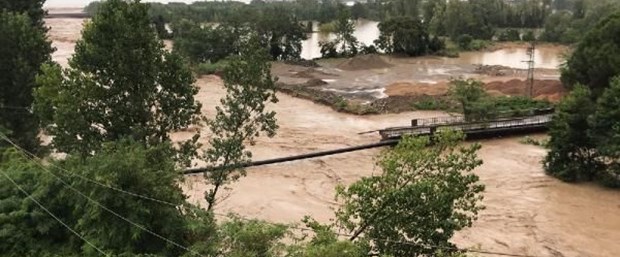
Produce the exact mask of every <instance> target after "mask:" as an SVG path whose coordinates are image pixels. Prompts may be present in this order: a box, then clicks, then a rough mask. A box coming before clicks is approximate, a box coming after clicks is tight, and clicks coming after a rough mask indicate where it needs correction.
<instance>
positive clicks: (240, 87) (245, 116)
mask: <svg viewBox="0 0 620 257" xmlns="http://www.w3.org/2000/svg"><path fill="white" fill-rule="evenodd" d="M241 49H242V50H241V54H240V55H238V56H233V57H231V58H230V59H229V65H228V66H227V67H226V68H225V69H224V76H223V79H224V87H225V88H226V96H225V97H224V98H223V99H222V100H221V104H222V105H221V106H218V107H216V115H215V117H214V118H212V119H210V120H208V121H207V124H208V125H209V128H210V130H211V132H212V135H211V138H210V140H209V145H210V146H211V147H210V148H209V149H208V150H207V151H205V153H204V156H203V159H204V160H205V161H206V162H207V163H208V164H210V165H212V166H218V167H219V168H217V169H215V170H213V171H208V172H206V173H205V178H206V179H207V181H208V182H209V183H210V184H211V186H212V187H213V188H212V189H210V190H209V191H208V192H207V193H206V200H207V203H208V204H209V207H208V209H209V210H212V209H213V208H214V207H215V204H216V203H217V201H218V199H217V195H218V193H219V192H220V190H222V189H224V188H223V187H224V186H226V184H228V183H230V182H233V181H236V180H237V179H239V178H240V177H241V176H244V175H245V170H244V169H243V168H242V166H241V165H242V164H244V163H246V162H248V161H249V160H250V159H251V158H252V153H251V152H250V151H248V150H247V149H246V144H250V145H253V144H254V143H255V139H256V137H258V136H260V135H261V134H263V133H264V134H266V135H267V136H269V137H272V136H274V135H275V133H276V129H277V128H278V126H277V124H276V118H275V115H276V113H275V112H273V111H268V110H266V109H265V107H266V104H267V103H270V102H271V103H275V102H277V101H278V99H277V98H276V95H275V82H274V78H273V77H272V76H271V65H270V63H269V59H270V58H269V55H268V54H267V53H266V51H265V49H264V48H263V47H262V45H261V43H260V41H259V39H258V38H257V37H256V36H254V37H252V38H250V40H249V41H248V42H246V43H245V44H244V45H243V47H242V48H241Z"/></svg>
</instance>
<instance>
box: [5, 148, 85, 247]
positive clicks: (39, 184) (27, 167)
mask: <svg viewBox="0 0 620 257" xmlns="http://www.w3.org/2000/svg"><path fill="white" fill-rule="evenodd" d="M1 155H2V156H1V157H0V159H1V160H2V161H1V162H0V178H1V179H0V206H2V208H0V217H2V218H0V227H1V228H2V233H0V252H1V253H2V255H3V256H10V257H18V256H46V254H47V256H51V255H49V254H51V253H54V254H57V255H63V256H71V255H70V253H72V252H76V251H77V250H78V249H79V248H80V246H81V245H80V244H79V242H80V241H70V239H71V238H72V236H73V235H72V234H71V233H70V232H69V231H67V230H66V228H64V227H63V226H62V225H61V224H60V223H58V222H57V221H56V220H54V219H53V218H52V217H50V216H49V215H48V214H47V213H46V212H45V211H44V210H43V209H41V208H40V207H39V206H38V205H36V203H35V202H34V201H32V200H31V199H29V198H27V197H26V195H24V193H23V192H22V191H20V190H19V189H18V188H17V187H15V185H14V184H12V183H11V181H10V180H9V179H11V180H12V181H14V182H15V183H16V184H18V185H19V186H20V187H21V188H22V189H23V190H24V191H25V192H27V193H28V194H30V195H31V196H32V198H34V199H36V200H37V201H39V202H40V203H44V204H45V205H44V207H46V208H47V209H48V210H49V211H50V212H52V213H55V214H57V215H61V214H69V213H70V211H69V210H70V203H69V202H67V201H64V200H62V197H61V196H60V193H61V192H62V185H61V184H60V183H59V182H57V181H55V180H54V179H53V177H52V176H50V175H49V174H47V173H44V171H43V170H42V169H41V167H39V166H38V165H36V164H34V163H32V162H30V161H29V159H28V158H26V157H24V156H23V155H21V154H20V153H19V152H18V151H17V150H15V149H12V148H11V149H7V150H3V151H2V153H1ZM61 220H64V221H66V222H70V220H69V219H67V218H66V217H62V218H61ZM78 240H79V239H78Z"/></svg>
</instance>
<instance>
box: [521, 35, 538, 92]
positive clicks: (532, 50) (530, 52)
mask: <svg viewBox="0 0 620 257" xmlns="http://www.w3.org/2000/svg"><path fill="white" fill-rule="evenodd" d="M535 54H536V41H532V42H530V46H529V47H528V48H527V56H528V60H527V61H524V62H526V63H527V90H526V91H527V95H528V96H529V97H530V98H533V97H534V64H535V63H534V60H535V59H534V57H535Z"/></svg>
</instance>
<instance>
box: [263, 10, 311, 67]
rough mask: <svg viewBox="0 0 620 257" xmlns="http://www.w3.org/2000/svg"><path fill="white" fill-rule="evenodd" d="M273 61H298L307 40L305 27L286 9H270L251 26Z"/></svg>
mask: <svg viewBox="0 0 620 257" xmlns="http://www.w3.org/2000/svg"><path fill="white" fill-rule="evenodd" d="M251 27H253V29H254V31H256V32H257V33H258V35H259V36H260V38H261V42H262V43H263V45H265V47H266V48H267V49H269V54H270V55H271V59H272V60H297V59H299V58H300V55H301V42H302V41H303V40H306V39H307V36H306V33H305V30H304V27H303V26H302V24H301V23H300V22H299V21H298V20H297V18H295V17H294V16H291V15H289V14H288V11H287V10H286V9H285V8H268V9H266V10H264V11H263V14H262V15H261V17H260V19H259V20H258V21H257V22H256V23H254V24H251Z"/></svg>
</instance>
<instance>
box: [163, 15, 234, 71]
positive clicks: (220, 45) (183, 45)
mask: <svg viewBox="0 0 620 257" xmlns="http://www.w3.org/2000/svg"><path fill="white" fill-rule="evenodd" d="M172 27H173V31H174V46H173V51H174V52H177V53H179V54H181V55H183V56H186V57H187V58H188V59H189V60H190V61H191V62H192V64H200V63H205V62H208V63H216V62H218V61H220V60H223V59H225V58H226V57H228V56H230V55H234V54H238V53H239V49H238V48H239V42H238V41H239V37H240V36H241V33H237V31H235V28H233V27H232V26H229V25H228V24H221V25H220V26H217V27H215V28H212V27H210V26H201V25H200V24H198V23H196V22H193V21H189V20H180V21H178V22H176V23H174V24H173V26H172ZM243 33H245V32H243Z"/></svg>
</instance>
